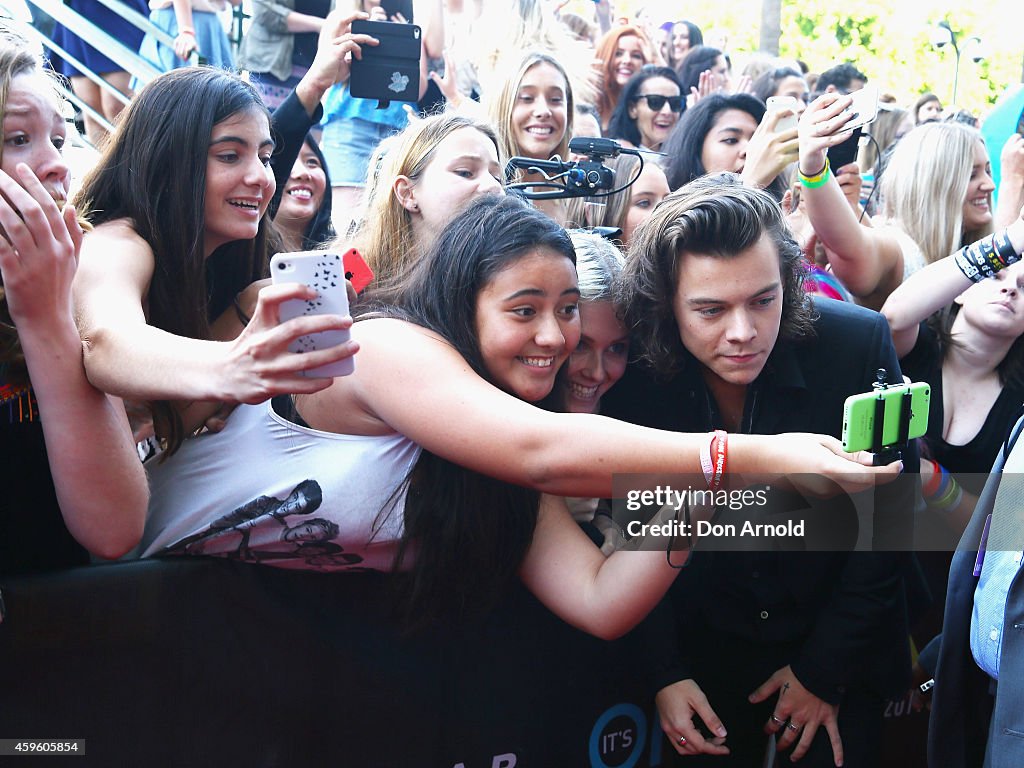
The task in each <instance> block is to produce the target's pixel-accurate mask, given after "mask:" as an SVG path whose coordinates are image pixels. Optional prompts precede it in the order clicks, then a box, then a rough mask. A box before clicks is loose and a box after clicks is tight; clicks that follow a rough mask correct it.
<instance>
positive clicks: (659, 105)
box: [607, 66, 686, 150]
mask: <svg viewBox="0 0 1024 768" xmlns="http://www.w3.org/2000/svg"><path fill="white" fill-rule="evenodd" d="M681 93H682V88H681V86H680V84H679V78H678V77H676V73H675V72H674V71H673V70H671V69H669V68H668V67H654V66H646V67H644V68H643V69H641V70H640V71H639V72H638V73H637V74H635V75H634V76H633V77H632V78H631V79H630V80H629V82H628V83H626V85H625V87H624V88H623V91H622V98H621V99H620V100H619V104H618V106H617V107H616V108H615V111H614V112H613V113H612V116H611V120H610V121H609V122H608V130H607V135H608V136H609V137H610V138H613V139H623V140H625V141H627V142H629V143H630V144H632V145H633V146H634V147H642V148H644V149H653V150H659V149H661V145H662V142H664V141H665V139H666V138H668V135H669V134H670V133H671V132H672V129H673V128H674V127H675V125H676V123H678V122H679V115H680V114H682V112H683V109H684V106H685V103H686V102H685V99H684V98H683V97H682V96H681V95H680V94H681Z"/></svg>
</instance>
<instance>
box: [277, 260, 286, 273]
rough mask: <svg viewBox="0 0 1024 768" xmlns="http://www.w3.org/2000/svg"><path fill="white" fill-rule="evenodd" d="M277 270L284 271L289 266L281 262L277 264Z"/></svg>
mask: <svg viewBox="0 0 1024 768" xmlns="http://www.w3.org/2000/svg"><path fill="white" fill-rule="evenodd" d="M277 268H278V269H280V270H282V271H283V270H285V269H287V265H286V264H285V263H284V262H283V261H279V262H278V263H277Z"/></svg>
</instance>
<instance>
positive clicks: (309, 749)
mask: <svg viewBox="0 0 1024 768" xmlns="http://www.w3.org/2000/svg"><path fill="white" fill-rule="evenodd" d="M0 591H2V596H3V601H4V603H5V613H4V619H3V622H2V623H0V738H2V739H7V738H34V739H85V740H86V755H85V757H84V758H78V759H72V760H71V765H79V766H85V765H95V766H122V765H123V766H143V765H145V766H174V767H175V768H177V767H178V766H207V765H210V766H212V765H216V766H236V765H237V766H243V765H244V766H303V767H305V766H328V765H330V766H359V767H360V768H364V767H374V766H403V767H405V766H444V767H445V768H456V767H459V768H514V766H519V768H523V767H524V766H596V767H597V768H601V767H602V766H608V767H609V768H611V767H613V766H614V767H615V768H620V767H621V766H626V768H630V767H631V766H647V765H659V764H662V763H663V762H664V757H666V756H665V755H663V753H662V749H670V747H668V746H667V744H665V743H664V742H663V740H662V739H661V738H660V729H658V726H657V723H656V718H652V717H651V712H650V710H649V709H648V708H646V705H645V704H644V702H645V699H644V698H643V697H642V695H641V691H640V688H641V681H640V680H639V676H638V675H637V674H636V673H635V672H636V671H635V670H634V669H631V668H630V663H629V657H630V656H632V658H634V659H635V655H634V654H632V653H622V649H621V647H620V646H619V645H618V644H616V643H606V642H603V641H600V640H597V639H595V638H592V637H590V636H588V635H586V634H584V633H582V632H579V631H577V630H575V629H573V628H572V627H569V626H568V625H566V624H565V623H564V622H562V621H561V620H559V619H558V618H556V617H555V616H553V615H552V614H551V613H550V612H548V611H547V610H546V609H545V608H544V607H543V606H541V605H540V604H539V603H538V602H537V601H536V600H535V599H534V598H533V597H532V596H531V595H529V594H528V593H526V591H525V590H523V589H522V588H520V587H518V586H517V587H516V588H515V589H513V590H511V591H510V592H509V594H507V595H505V596H503V597H502V600H501V604H500V606H499V608H498V609H497V610H496V611H494V613H493V614H492V615H491V616H490V617H489V618H488V619H487V620H486V621H483V622H481V623H479V624H474V625H472V626H468V627H462V628H454V627H444V628H440V629H435V630H430V631H427V632H425V633H420V634H417V635H413V636H409V635H408V634H407V633H403V632H401V631H399V628H398V626H397V625H396V624H395V623H394V622H393V621H392V620H391V619H390V618H389V613H388V611H387V609H386V605H387V598H386V592H385V584H384V577H381V576H379V575H375V574H318V573H309V572H295V571H286V570H283V569H276V568H268V567H265V566H258V565H247V564H242V563H237V562H229V561H224V560H218V559H209V560H207V559H203V558H195V559H188V560H185V559H182V560H176V559H169V560H163V561H156V560H149V561H142V562H133V563H116V564H110V565H97V566H91V567H87V568H80V569H75V570H70V571H65V572H60V573H53V574H45V575H37V576H27V577H16V578H7V579H3V580H0ZM623 642H628V641H623ZM652 737H656V738H652ZM4 760H14V758H0V763H2V762H3V761H4ZM43 760H47V761H50V762H52V758H37V759H32V758H19V759H17V760H16V761H15V762H16V764H17V765H26V766H28V765H31V764H33V763H36V762H41V761H43ZM50 762H48V763H47V764H50Z"/></svg>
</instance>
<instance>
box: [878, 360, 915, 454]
mask: <svg viewBox="0 0 1024 768" xmlns="http://www.w3.org/2000/svg"><path fill="white" fill-rule="evenodd" d="M887 375H888V374H887V373H886V370H885V368H879V369H878V371H877V373H876V374H875V378H876V379H877V381H875V383H874V384H872V385H871V388H872V389H873V390H875V392H877V393H878V394H877V396H876V397H875V428H874V434H873V435H872V445H871V452H872V453H874V454H875V458H874V461H873V464H874V465H875V466H876V467H880V466H882V465H883V464H891V463H892V462H894V461H897V460H899V459H902V458H903V453H902V450H901V449H903V448H906V447H907V443H908V442H909V441H910V417H911V411H910V403H911V399H912V396H911V394H910V390H909V389H908V390H907V391H906V392H904V393H903V397H902V398H901V402H900V424H899V433H898V434H897V436H896V442H895V443H893V444H892V445H888V446H883V445H882V434H883V431H884V429H885V398H884V397H883V396H882V392H883V390H886V389H888V388H889V387H891V386H895V385H893V384H886V382H885V379H886V377H887Z"/></svg>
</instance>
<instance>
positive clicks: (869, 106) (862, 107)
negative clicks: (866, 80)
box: [843, 85, 878, 131]
mask: <svg viewBox="0 0 1024 768" xmlns="http://www.w3.org/2000/svg"><path fill="white" fill-rule="evenodd" d="M850 98H852V99H853V104H851V105H850V106H849V107H847V109H846V111H847V112H853V118H852V119H851V120H850V122H848V123H847V124H846V125H844V126H843V130H844V131H849V130H851V129H852V128H860V127H861V126H864V125H867V124H868V123H873V122H874V121H875V118H876V117H878V87H877V86H874V85H869V86H866V87H864V88H861V89H860V90H859V91H854V92H853V93H851V94H850Z"/></svg>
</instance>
